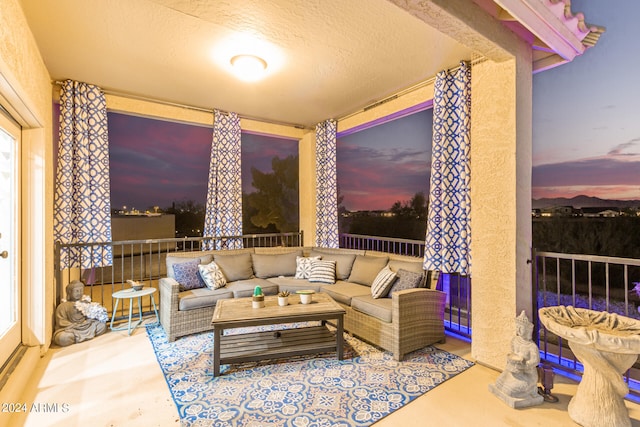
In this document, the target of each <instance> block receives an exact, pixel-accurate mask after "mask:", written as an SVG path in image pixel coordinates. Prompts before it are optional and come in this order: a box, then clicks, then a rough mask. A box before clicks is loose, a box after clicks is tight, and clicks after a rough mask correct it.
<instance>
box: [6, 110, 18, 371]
mask: <svg viewBox="0 0 640 427" xmlns="http://www.w3.org/2000/svg"><path fill="white" fill-rule="evenodd" d="M0 129H1V131H2V132H4V133H7V134H9V136H10V137H11V138H12V139H13V143H14V147H13V166H12V168H13V183H12V185H13V189H12V193H13V195H14V200H13V206H11V208H10V209H12V210H13V212H12V216H13V220H12V223H11V224H9V227H11V228H12V229H13V230H12V232H11V234H9V236H10V238H11V240H12V241H10V242H7V241H6V240H4V238H2V239H0V251H5V250H6V251H8V252H9V256H8V258H7V259H0V262H3V263H4V262H11V263H13V266H10V267H9V268H12V270H13V276H12V278H11V279H12V282H13V283H12V284H11V286H15V289H14V291H15V292H16V295H15V296H14V298H15V299H14V302H13V303H14V304H15V311H16V313H15V314H16V317H17V318H16V319H15V321H16V323H15V324H14V326H12V327H11V328H9V329H8V330H7V331H6V333H5V334H3V336H2V345H0V366H2V365H4V364H5V363H6V362H7V361H8V360H9V359H10V358H11V355H12V354H13V352H14V351H15V350H16V349H17V348H18V347H19V346H20V344H21V343H22V330H23V306H22V292H23V287H22V248H21V243H20V242H21V241H22V226H21V223H22V212H21V211H22V208H21V206H22V199H21V195H22V191H21V188H22V186H21V182H22V180H21V163H22V162H21V158H22V155H21V151H22V142H21V138H22V126H20V124H19V123H17V122H16V121H15V120H14V119H13V118H12V117H11V116H10V115H9V114H8V113H6V112H5V111H3V109H2V110H0ZM2 231H4V230H1V231H0V232H2ZM4 232H5V233H7V231H4Z"/></svg>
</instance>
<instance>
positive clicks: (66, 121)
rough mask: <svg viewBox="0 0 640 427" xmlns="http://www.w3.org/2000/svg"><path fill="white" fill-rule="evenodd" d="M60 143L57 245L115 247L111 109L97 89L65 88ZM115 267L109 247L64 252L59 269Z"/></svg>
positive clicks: (67, 85) (67, 84) (66, 84)
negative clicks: (107, 243)
mask: <svg viewBox="0 0 640 427" xmlns="http://www.w3.org/2000/svg"><path fill="white" fill-rule="evenodd" d="M59 137H60V138H59V142H58V167H57V171H56V183H55V187H56V191H55V194H54V225H53V234H54V239H55V240H57V241H60V242H61V243H63V244H68V243H90V242H98V243H100V242H111V200H110V187H109V186H110V181H109V137H108V132H107V105H106V101H105V97H104V93H102V91H101V90H100V88H99V87H97V86H94V85H90V84H87V83H81V82H75V81H72V80H66V81H65V82H64V83H63V84H62V88H61V90H60V133H59ZM112 261H113V254H112V248H111V246H107V245H104V246H92V247H82V248H73V249H71V248H64V249H63V253H62V254H61V260H60V268H61V269H64V268H78V267H79V268H92V267H103V266H109V265H111V264H112Z"/></svg>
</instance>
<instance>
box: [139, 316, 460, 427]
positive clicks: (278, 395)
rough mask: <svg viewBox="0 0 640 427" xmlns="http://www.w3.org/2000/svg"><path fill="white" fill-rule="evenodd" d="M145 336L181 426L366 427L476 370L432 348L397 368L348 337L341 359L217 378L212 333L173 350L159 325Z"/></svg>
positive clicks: (286, 363)
mask: <svg viewBox="0 0 640 427" xmlns="http://www.w3.org/2000/svg"><path fill="white" fill-rule="evenodd" d="M261 329H265V328H261ZM270 329H271V328H269V329H268V330H270ZM253 330H255V328H254V329H253ZM244 331H246V330H241V329H236V330H233V331H231V333H242V332H244ZM228 332H230V331H225V333H228ZM147 335H148V336H149V339H150V340H151V344H152V345H153V349H154V351H155V353H156V357H157V359H158V363H159V364H160V367H161V368H162V372H163V373H164V375H165V379H166V381H167V384H168V385H169V389H170V390H171V394H172V396H173V400H174V401H175V403H176V406H177V407H178V412H179V414H180V419H181V421H182V425H184V426H296V427H335V426H341V427H347V426H369V425H371V424H373V423H374V422H376V421H378V420H380V419H381V418H383V417H384V416H386V415H388V414H390V413H391V412H393V411H395V410H397V409H399V408H401V407H402V406H403V405H406V404H407V403H409V402H411V401H412V400H413V399H415V398H416V397H418V396H420V395H422V394H424V393H426V392H427V391H429V390H431V389H432V388H434V387H436V386H437V385H439V384H441V383H443V382H444V381H446V380H448V379H449V378H452V377H453V376H455V375H457V374H459V373H460V372H463V371H464V370H466V369H468V368H469V367H471V366H472V365H473V362H470V361H468V360H465V359H463V358H461V357H458V356H456V355H454V354H451V353H448V352H446V351H443V350H439V349H437V348H435V347H431V346H429V347H426V348H424V349H422V350H418V351H416V352H414V353H411V354H410V355H408V356H407V357H405V360H404V361H402V362H396V361H394V360H393V357H392V356H391V353H389V352H386V351H381V350H379V349H377V348H375V347H373V346H371V345H368V344H366V343H364V342H362V341H360V340H358V339H356V338H354V337H352V336H351V335H348V334H345V335H344V337H345V346H344V350H345V351H344V360H337V358H336V355H335V353H328V354H323V355H316V356H304V357H299V358H295V359H287V360H275V361H273V360H272V361H264V362H255V363H244V364H238V365H222V366H221V372H222V375H221V376H219V377H216V378H213V377H212V376H211V374H210V373H211V371H212V360H211V348H212V345H213V342H212V340H213V334H212V333H203V334H198V335H192V336H187V337H183V338H179V339H178V340H176V341H175V342H172V343H169V342H167V337H166V335H165V333H164V330H163V329H162V327H161V326H156V325H148V326H147Z"/></svg>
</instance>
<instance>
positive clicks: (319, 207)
mask: <svg viewBox="0 0 640 427" xmlns="http://www.w3.org/2000/svg"><path fill="white" fill-rule="evenodd" d="M336 130H337V124H336V122H335V120H325V121H324V122H322V123H318V125H317V126H316V246H318V247H323V248H337V247H338V246H339V242H338V188H337V187H338V185H337V179H336Z"/></svg>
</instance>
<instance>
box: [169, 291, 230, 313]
mask: <svg viewBox="0 0 640 427" xmlns="http://www.w3.org/2000/svg"><path fill="white" fill-rule="evenodd" d="M228 298H233V292H231V291H230V290H228V289H226V288H219V289H215V290H214V289H209V288H199V289H191V290H189V291H183V292H180V293H179V294H178V310H181V311H185V310H194V309H196V308H202V307H211V306H214V305H216V303H217V302H218V300H221V299H228Z"/></svg>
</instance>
